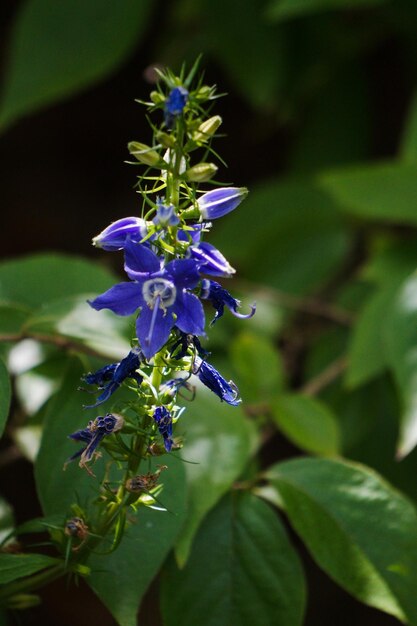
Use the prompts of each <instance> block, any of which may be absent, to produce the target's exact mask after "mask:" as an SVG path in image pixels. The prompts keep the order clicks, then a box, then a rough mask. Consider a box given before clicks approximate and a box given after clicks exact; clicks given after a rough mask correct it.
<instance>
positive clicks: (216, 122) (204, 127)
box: [193, 115, 222, 141]
mask: <svg viewBox="0 0 417 626" xmlns="http://www.w3.org/2000/svg"><path fill="white" fill-rule="evenodd" d="M221 123H222V118H221V117H220V115H213V117H210V118H209V119H208V120H205V122H203V123H202V124H200V126H199V127H198V129H197V131H196V132H195V133H194V136H193V139H194V141H207V140H208V139H210V137H212V136H213V135H214V133H215V132H216V130H217V129H218V128H219V126H220V124H221Z"/></svg>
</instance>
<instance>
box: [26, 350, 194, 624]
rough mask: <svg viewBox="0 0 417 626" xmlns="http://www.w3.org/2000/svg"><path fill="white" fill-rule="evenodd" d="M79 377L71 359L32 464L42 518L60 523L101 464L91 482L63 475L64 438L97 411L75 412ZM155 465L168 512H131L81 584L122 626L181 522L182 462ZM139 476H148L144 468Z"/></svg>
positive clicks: (94, 485)
mask: <svg viewBox="0 0 417 626" xmlns="http://www.w3.org/2000/svg"><path fill="white" fill-rule="evenodd" d="M82 373H83V368H82V366H81V364H80V363H79V361H78V360H76V359H75V360H74V361H73V362H72V363H71V364H70V365H69V369H68V372H67V375H66V377H65V379H64V381H63V384H62V387H61V389H60V391H59V392H58V393H57V395H56V396H55V397H54V398H52V399H51V401H50V404H49V407H48V412H47V415H46V417H45V426H44V436H43V439H42V445H41V449H40V451H39V455H38V457H37V460H36V464H35V475H36V483H37V488H38V493H39V498H40V501H41V504H42V507H43V510H44V513H45V515H47V516H50V515H55V514H61V515H62V519H63V520H64V519H65V516H66V515H68V514H70V507H71V504H73V503H75V502H82V503H84V502H88V501H90V502H91V501H94V500H95V499H96V497H97V489H98V487H99V481H100V480H101V478H102V477H103V474H104V471H105V465H106V459H104V458H101V459H99V460H98V461H97V462H96V463H95V465H94V473H95V474H96V476H97V478H94V477H93V476H89V475H88V474H87V472H85V471H83V470H82V469H80V468H79V467H78V464H77V462H76V461H74V462H73V463H70V464H69V465H68V467H67V469H66V470H65V471H63V465H64V463H65V461H66V460H67V459H68V458H69V457H70V456H71V455H72V454H73V453H74V452H75V451H76V449H77V444H76V443H75V442H74V441H71V440H69V439H68V435H69V434H70V433H72V432H74V431H76V430H78V429H79V428H85V426H86V425H87V423H88V420H89V419H94V416H95V414H96V413H97V412H99V409H97V411H96V410H92V411H88V413H87V412H86V411H83V410H82V409H81V399H80V394H79V393H77V391H76V389H77V387H78V385H79V381H80V376H81V374H82ZM104 454H105V453H104ZM155 463H157V464H164V465H167V466H168V469H167V470H166V471H165V472H164V474H163V478H162V479H161V482H162V483H163V485H164V490H163V492H162V494H161V495H160V496H159V499H160V501H161V503H162V506H165V507H166V508H167V509H168V512H161V511H154V510H143V509H140V510H139V511H138V513H137V515H134V513H133V512H132V514H131V516H132V518H133V521H132V523H131V524H129V525H128V530H127V534H126V536H125V537H124V538H123V540H122V543H121V544H120V546H119V547H118V549H117V550H116V551H115V552H114V553H112V554H111V555H106V556H105V557H104V556H100V555H98V554H97V555H94V557H93V558H92V560H91V564H92V565H93V569H94V571H93V573H92V574H91V576H90V577H89V578H88V581H87V582H89V584H90V585H91V587H92V588H93V589H94V591H95V592H96V593H97V594H98V596H99V597H100V599H101V600H102V602H104V603H105V604H106V606H107V607H108V608H109V610H110V611H111V612H112V613H113V615H114V616H115V618H116V620H118V621H119V623H121V624H123V625H124V626H135V625H136V621H135V620H136V613H137V609H138V605H139V602H140V599H141V597H142V595H143V594H144V592H145V591H146V589H147V587H148V585H149V584H150V582H151V581H152V579H153V578H154V576H155V574H156V573H157V571H158V569H159V568H160V566H161V563H162V562H163V560H164V559H165V557H166V555H167V553H168V551H169V550H170V548H171V547H172V545H173V543H174V541H175V537H176V535H177V533H178V531H179V528H180V526H181V524H182V522H183V518H184V509H185V492H186V489H185V477H184V467H183V463H182V462H181V460H180V459H179V458H178V457H174V455H169V456H163V457H158V459H157V461H155ZM153 467H155V464H154V465H153ZM150 469H152V467H151V468H150ZM144 471H146V472H147V471H148V465H146V468H145V469H144ZM121 476H122V474H121Z"/></svg>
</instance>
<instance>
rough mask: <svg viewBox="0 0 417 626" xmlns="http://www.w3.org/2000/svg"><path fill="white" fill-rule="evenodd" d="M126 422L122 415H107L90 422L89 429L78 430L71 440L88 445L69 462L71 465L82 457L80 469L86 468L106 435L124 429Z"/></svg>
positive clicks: (70, 436)
mask: <svg viewBox="0 0 417 626" xmlns="http://www.w3.org/2000/svg"><path fill="white" fill-rule="evenodd" d="M123 424H124V420H123V417H122V416H121V415H116V414H112V413H107V415H105V416H104V417H96V419H95V420H90V421H89V422H88V426H87V428H83V429H82V430H77V431H76V432H75V433H72V435H68V436H69V438H70V439H74V440H75V441H82V442H83V443H85V444H87V445H86V446H85V447H84V448H82V449H81V450H78V451H77V452H76V453H75V454H73V455H72V456H71V457H70V458H69V459H68V461H67V463H70V462H71V461H73V460H74V459H76V458H78V457H80V463H79V465H80V467H84V466H85V464H86V463H88V461H91V459H92V457H93V454H94V452H95V450H96V448H97V446H98V445H99V443H100V441H101V440H102V439H103V437H105V436H106V435H111V434H112V433H115V432H117V431H119V430H121V429H122V428H123Z"/></svg>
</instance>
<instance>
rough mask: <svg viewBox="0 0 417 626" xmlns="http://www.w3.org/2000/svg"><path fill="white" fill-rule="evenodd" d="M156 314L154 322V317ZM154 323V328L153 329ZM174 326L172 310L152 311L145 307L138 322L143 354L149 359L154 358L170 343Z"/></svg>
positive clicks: (137, 327) (137, 330)
mask: <svg viewBox="0 0 417 626" xmlns="http://www.w3.org/2000/svg"><path fill="white" fill-rule="evenodd" d="M154 314H155V318H154V320H152V317H153V316H154ZM152 322H153V328H152ZM173 325H174V319H173V317H172V313H171V310H167V311H165V312H164V311H163V310H162V309H159V308H158V309H157V310H156V311H155V310H154V311H152V310H151V309H150V308H149V307H148V306H147V305H144V306H143V308H142V311H141V312H140V315H139V317H138V319H137V321H136V332H137V335H138V339H139V341H140V346H141V350H142V352H143V354H144V355H145V356H146V358H147V359H150V358H151V357H153V355H154V354H155V353H156V352H158V350H159V349H160V348H162V346H163V345H164V343H166V342H167V341H168V338H169V333H170V331H171V328H172V327H173Z"/></svg>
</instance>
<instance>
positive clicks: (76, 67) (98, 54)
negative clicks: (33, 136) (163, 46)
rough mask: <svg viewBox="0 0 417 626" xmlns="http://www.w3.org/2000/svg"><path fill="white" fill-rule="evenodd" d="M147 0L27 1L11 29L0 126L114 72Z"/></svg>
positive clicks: (134, 38)
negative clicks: (107, 0) (99, 0)
mask: <svg viewBox="0 0 417 626" xmlns="http://www.w3.org/2000/svg"><path fill="white" fill-rule="evenodd" d="M150 7H151V2H150V0H141V1H140V2H137V0H118V1H117V2H100V3H99V5H97V2H94V1H92V0H60V2H58V3H57V2H54V1H53V0H28V1H27V2H25V3H24V4H23V5H22V7H21V10H20V11H19V12H18V15H17V19H16V22H15V25H14V28H13V30H12V34H11V48H10V51H9V55H8V56H9V58H10V62H9V67H8V71H7V76H6V81H5V85H4V87H3V100H2V106H1V109H0V125H1V126H6V125H7V124H10V123H11V122H13V121H15V120H16V119H17V118H19V117H21V116H22V115H27V114H28V113H32V112H34V111H37V110H38V109H41V108H43V107H45V106H47V105H49V104H51V103H53V102H56V101H57V100H62V99H64V98H67V97H68V96H70V95H72V94H73V93H76V92H78V91H80V90H82V89H85V88H86V87H89V86H90V85H91V84H93V83H95V82H97V81H99V80H100V79H103V78H104V77H105V76H107V75H108V74H110V73H111V72H113V71H115V70H116V69H117V68H118V67H119V66H120V65H121V64H122V63H123V62H124V60H125V59H126V58H127V57H128V55H129V54H130V53H131V52H132V51H133V50H134V48H135V46H136V44H137V43H138V41H139V38H140V36H141V34H142V33H143V32H144V30H145V26H146V23H147V18H148V14H149V12H150Z"/></svg>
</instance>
